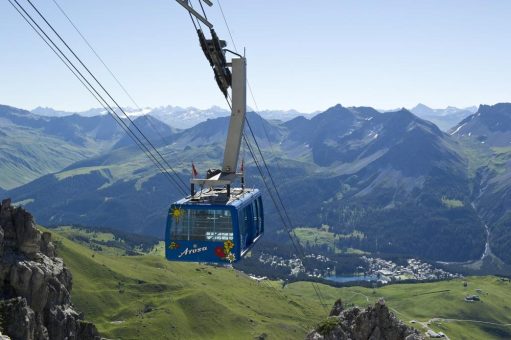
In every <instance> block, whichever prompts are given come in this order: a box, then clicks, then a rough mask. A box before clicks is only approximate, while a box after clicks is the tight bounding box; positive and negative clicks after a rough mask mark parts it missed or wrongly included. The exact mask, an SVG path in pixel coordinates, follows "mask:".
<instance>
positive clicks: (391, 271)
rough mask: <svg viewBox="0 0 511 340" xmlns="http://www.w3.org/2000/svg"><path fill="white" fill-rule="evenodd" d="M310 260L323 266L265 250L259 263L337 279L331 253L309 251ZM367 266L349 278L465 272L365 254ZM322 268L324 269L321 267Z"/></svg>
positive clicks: (421, 277)
mask: <svg viewBox="0 0 511 340" xmlns="http://www.w3.org/2000/svg"><path fill="white" fill-rule="evenodd" d="M305 258H306V259H309V260H313V261H314V262H316V263H318V264H322V266H317V268H314V269H308V270H306V269H305V266H304V265H303V263H302V260H301V259H299V258H296V257H293V258H288V259H286V258H283V257H280V256H276V255H270V254H266V253H262V254H261V255H260V256H259V262H260V263H262V264H265V265H267V266H271V267H272V268H280V269H288V270H289V273H290V274H289V276H298V275H299V274H301V273H303V274H305V275H307V276H308V277H311V278H324V279H327V280H330V279H334V281H336V280H335V278H336V277H341V276H337V275H336V273H335V262H332V261H331V260H330V259H329V258H328V257H327V256H325V255H321V254H308V255H306V256H305ZM361 259H362V260H363V261H364V262H365V266H364V267H362V266H359V267H358V268H354V274H353V275H352V276H351V279H350V280H349V281H371V282H378V283H380V284H388V283H392V282H398V281H405V280H410V281H437V280H448V279H454V278H461V277H462V275H460V274H454V273H450V272H447V271H445V270H443V269H440V268H436V267H434V266H433V265H431V264H429V263H426V262H422V261H420V260H418V259H413V258H411V259H407V261H406V265H398V264H396V263H394V262H393V261H390V260H385V259H382V258H377V257H369V256H366V255H364V256H361ZM318 267H320V268H318Z"/></svg>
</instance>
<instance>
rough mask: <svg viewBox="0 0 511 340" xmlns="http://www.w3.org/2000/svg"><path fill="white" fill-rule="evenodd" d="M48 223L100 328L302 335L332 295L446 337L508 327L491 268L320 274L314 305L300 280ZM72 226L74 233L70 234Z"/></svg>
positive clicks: (134, 334)
mask: <svg viewBox="0 0 511 340" xmlns="http://www.w3.org/2000/svg"><path fill="white" fill-rule="evenodd" d="M49 231H50V232H51V233H52V236H53V240H54V243H55V244H56V247H57V253H58V255H59V256H62V257H63V258H64V262H65V263H66V265H67V266H68V267H69V268H70V269H71V271H72V273H73V296H72V301H73V303H74V304H75V305H76V306H77V307H78V308H79V309H80V310H81V311H83V312H84V313H85V316H86V318H87V319H88V320H91V321H93V322H94V323H95V324H96V325H97V327H98V330H99V331H100V333H101V334H102V335H103V336H106V337H108V338H123V339H139V338H161V339H173V338H176V337H177V338H204V337H208V338H211V339H217V338H223V339H235V338H240V337H242V338H253V337H257V336H263V337H266V338H268V339H273V338H278V339H303V338H304V336H305V334H306V333H308V331H309V330H310V329H312V327H313V326H315V325H316V324H318V323H321V322H322V320H323V319H324V317H325V315H326V313H327V312H328V310H329V308H330V306H331V305H332V304H333V302H334V301H335V300H336V299H338V298H341V299H342V301H343V303H344V304H345V305H346V306H350V305H351V304H356V305H358V306H361V307H364V306H367V305H372V304H374V302H375V301H377V300H378V299H379V298H380V297H383V298H384V299H385V301H386V303H387V305H388V306H389V308H390V309H391V311H393V312H394V313H396V315H397V316H398V317H399V318H400V319H402V320H403V321H405V322H406V323H407V324H408V325H410V326H412V327H415V328H417V329H418V330H420V331H421V332H426V331H427V330H428V329H431V330H433V331H435V332H437V333H438V332H443V333H445V334H446V335H447V336H448V337H449V338H451V339H483V338H484V339H501V338H506V337H509V336H511V326H510V323H511V319H510V318H509V315H510V314H509V313H508V310H509V306H508V301H511V283H510V282H509V280H508V279H501V278H498V277H495V276H486V277H466V278H460V279H453V280H447V281H440V282H434V283H418V284H394V285H388V286H384V287H374V288H364V287H343V288H334V287H330V286H327V285H322V284H320V285H319V286H320V289H321V292H322V294H323V295H324V297H325V301H324V302H325V306H324V307H322V306H321V304H320V303H319V301H318V300H317V296H316V295H315V293H314V289H313V287H312V286H311V284H310V283H307V282H294V283H288V284H286V285H283V284H282V282H281V281H278V280H266V279H263V280H255V279H253V278H250V277H249V276H248V275H246V274H245V273H243V272H240V271H237V270H235V269H233V268H229V267H213V266H208V265H203V264H191V263H172V262H168V261H166V260H165V259H164V258H163V257H162V255H161V253H159V255H158V254H157V253H152V252H151V251H149V250H147V251H145V252H141V251H139V252H138V254H137V255H132V256H126V254H125V250H123V249H120V248H117V247H116V246H113V245H112V244H111V245H110V246H108V245H104V244H103V245H102V249H101V250H99V249H97V248H95V246H94V244H95V243H94V242H91V240H93V239H95V240H100V241H106V240H114V239H117V240H118V242H119V244H125V245H129V244H133V245H134V244H136V243H139V242H142V244H147V245H149V244H150V243H151V242H152V241H151V240H145V241H144V240H143V239H139V240H136V241H133V240H128V241H125V240H124V238H123V237H121V236H116V235H115V234H112V233H108V232H106V231H103V232H94V231H90V230H89V231H88V232H84V230H80V229H76V228H70V227H64V228H58V229H49ZM77 236H80V237H78V239H79V240H80V243H77V242H76V241H71V239H77ZM93 249H96V250H93ZM160 249H161V248H160ZM160 251H161V250H160ZM465 282H466V285H465ZM471 294H478V295H480V296H481V301H479V302H474V303H467V302H465V301H464V297H465V296H467V295H471ZM270 305H271V306H272V308H271V309H268V306H270ZM264 334H266V335H264Z"/></svg>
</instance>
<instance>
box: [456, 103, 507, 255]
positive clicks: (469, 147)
mask: <svg viewBox="0 0 511 340" xmlns="http://www.w3.org/2000/svg"><path fill="white" fill-rule="evenodd" d="M451 135H452V136H453V137H454V138H455V139H456V140H458V141H459V143H460V144H461V145H463V146H464V148H465V153H467V154H468V159H469V160H470V163H471V165H470V167H471V168H472V169H474V171H473V172H474V177H475V180H474V190H473V200H474V205H475V207H476V208H477V211H478V214H479V215H480V216H481V218H482V220H483V221H484V223H485V224H486V225H487V226H488V232H489V244H490V250H491V251H492V253H493V254H494V255H496V256H497V257H498V258H499V259H500V260H503V261H504V262H506V263H507V264H510V263H511V255H510V252H509V247H510V246H511V215H510V207H511V201H510V199H511V104H509V103H500V104H496V105H491V106H490V105H481V106H480V107H479V109H478V111H477V112H476V113H474V114H473V115H471V116H469V117H467V118H466V119H465V120H463V121H462V122H460V123H459V124H458V125H457V126H456V127H454V128H453V129H452V131H451Z"/></svg>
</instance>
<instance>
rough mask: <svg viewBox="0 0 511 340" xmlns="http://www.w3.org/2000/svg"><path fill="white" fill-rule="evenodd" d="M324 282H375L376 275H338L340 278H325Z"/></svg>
mask: <svg viewBox="0 0 511 340" xmlns="http://www.w3.org/2000/svg"><path fill="white" fill-rule="evenodd" d="M325 280H329V281H334V282H353V281H377V280H378V277H376V275H366V276H364V275H340V276H327V277H325Z"/></svg>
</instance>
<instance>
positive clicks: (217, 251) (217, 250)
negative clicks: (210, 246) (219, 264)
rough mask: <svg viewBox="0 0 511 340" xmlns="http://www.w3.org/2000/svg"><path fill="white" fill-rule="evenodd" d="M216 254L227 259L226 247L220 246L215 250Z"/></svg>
mask: <svg viewBox="0 0 511 340" xmlns="http://www.w3.org/2000/svg"><path fill="white" fill-rule="evenodd" d="M215 254H216V256H218V257H225V253H224V247H222V246H218V247H216V248H215Z"/></svg>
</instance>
